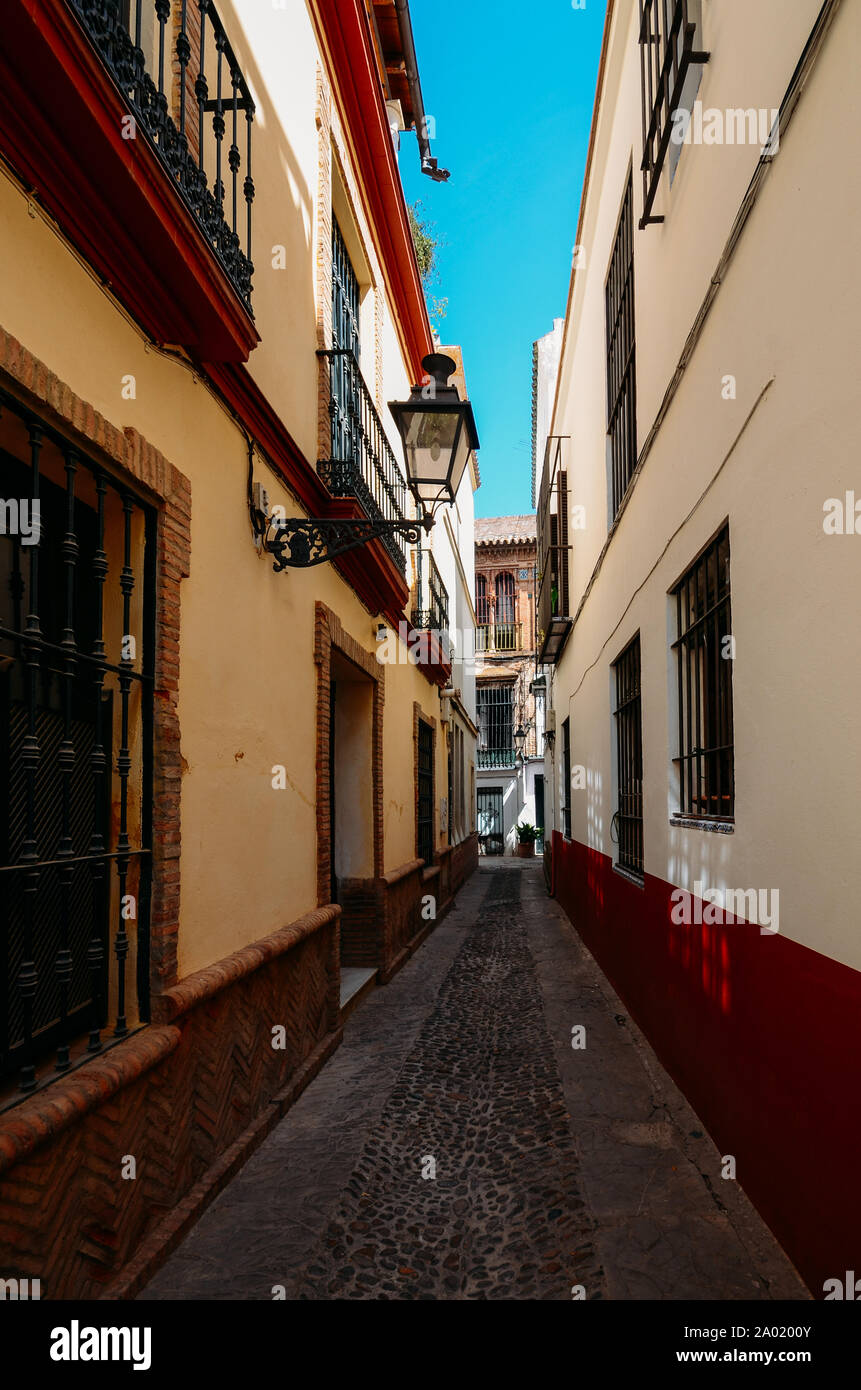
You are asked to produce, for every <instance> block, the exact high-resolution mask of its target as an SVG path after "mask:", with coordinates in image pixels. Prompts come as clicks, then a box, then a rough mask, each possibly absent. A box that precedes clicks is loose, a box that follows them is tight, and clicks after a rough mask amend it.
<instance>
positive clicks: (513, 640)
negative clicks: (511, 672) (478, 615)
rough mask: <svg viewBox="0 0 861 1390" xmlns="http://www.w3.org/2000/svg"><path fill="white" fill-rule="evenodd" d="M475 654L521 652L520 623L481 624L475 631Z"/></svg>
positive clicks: (521, 627)
mask: <svg viewBox="0 0 861 1390" xmlns="http://www.w3.org/2000/svg"><path fill="white" fill-rule="evenodd" d="M475 650H476V651H477V652H519V651H522V650H523V624H522V623H481V624H480V625H479V626H478V627H477V628H476V629H475Z"/></svg>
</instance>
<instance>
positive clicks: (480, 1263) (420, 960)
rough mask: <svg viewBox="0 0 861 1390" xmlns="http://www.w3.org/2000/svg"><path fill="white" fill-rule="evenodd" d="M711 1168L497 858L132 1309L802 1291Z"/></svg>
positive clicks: (596, 976) (576, 964)
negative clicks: (574, 1032)
mask: <svg viewBox="0 0 861 1390" xmlns="http://www.w3.org/2000/svg"><path fill="white" fill-rule="evenodd" d="M575 1024H583V1025H585V1027H586V1029H587V1039H588V1045H587V1047H586V1048H585V1049H583V1050H578V1051H575V1050H574V1049H572V1047H571V1029H572V1026H573V1025H575ZM719 1173H720V1161H719V1155H718V1154H717V1150H716V1149H715V1148H714V1145H712V1144H711V1142H710V1141H709V1140H708V1138H707V1137H706V1136H705V1135H704V1134H703V1132H702V1126H701V1125H700V1124H699V1122H698V1121H697V1118H696V1116H695V1115H694V1113H693V1112H692V1111H691V1110H690V1107H689V1106H688V1105H687V1103H686V1102H685V1100H684V1098H683V1097H682V1096H681V1093H680V1092H679V1091H678V1089H677V1088H676V1087H675V1086H674V1085H673V1083H672V1082H671V1080H670V1079H669V1077H668V1076H667V1074H666V1073H665V1072H664V1071H663V1069H662V1068H661V1066H660V1064H659V1063H658V1061H657V1059H656V1058H655V1056H654V1054H653V1053H652V1052H651V1050H650V1049H649V1048H648V1045H647V1044H646V1043H645V1041H644V1040H643V1038H642V1036H641V1035H640V1034H639V1031H638V1030H637V1029H636V1027H635V1026H634V1024H633V1022H632V1021H631V1020H630V1019H629V1018H628V1017H627V1016H626V1015H625V1012H624V1008H623V1006H622V1004H621V1002H620V1001H619V1000H618V998H617V997H616V996H615V995H614V993H613V991H612V990H611V988H610V986H609V984H608V982H607V981H606V979H605V978H604V976H603V975H602V974H601V972H600V971H599V970H598V968H597V966H596V965H595V962H594V961H593V959H592V957H591V956H590V955H589V953H588V952H587V951H586V949H585V947H584V946H583V945H582V943H581V942H580V941H579V938H578V937H577V935H576V933H575V932H574V930H573V928H572V926H571V924H570V922H569V921H568V919H567V918H566V916H565V914H564V913H563V912H562V910H561V909H560V908H559V907H558V905H557V904H556V903H555V902H553V901H551V900H549V899H548V898H547V895H546V892H545V889H544V880H543V874H542V872H541V867H540V862H539V863H534V862H533V863H530V862H529V861H519V860H500V861H491V862H490V863H488V864H487V866H486V867H485V865H484V864H483V865H482V869H481V870H480V872H479V873H478V874H476V875H475V876H474V877H473V879H472V880H471V881H470V883H469V884H467V885H466V886H465V888H464V889H463V890H462V892H461V894H460V895H459V899H458V902H457V904H456V907H455V909H454V910H453V911H452V912H451V913H450V914H449V916H448V917H447V918H446V919H445V921H444V922H443V923H441V924H440V926H439V927H438V928H437V929H436V931H435V932H434V933H433V934H432V936H431V937H430V938H429V939H428V941H427V942H426V944H425V945H424V946H423V947H422V948H421V950H420V951H418V952H417V953H416V955H415V956H414V957H413V958H412V960H411V961H410V962H409V963H408V965H407V966H405V968H404V969H403V970H402V971H401V972H400V974H399V975H398V976H397V977H396V978H395V980H394V981H393V982H392V983H391V984H390V985H388V986H387V987H386V988H385V989H380V990H377V991H375V992H374V993H373V994H372V995H371V996H370V997H369V998H368V999H367V1000H366V1001H364V1002H363V1003H361V1004H360V1005H359V1007H358V1009H357V1010H356V1012H355V1013H354V1014H353V1015H352V1016H351V1017H350V1019H349V1021H348V1023H347V1031H346V1035H345V1040H344V1043H343V1045H342V1046H341V1048H340V1049H339V1051H338V1052H337V1053H336V1054H335V1056H334V1057H333V1058H332V1060H331V1061H330V1062H329V1063H328V1064H327V1066H326V1067H325V1068H324V1070H323V1071H322V1072H321V1073H320V1075H319V1076H318V1077H317V1078H316V1079H315V1080H314V1082H312V1084H311V1085H310V1086H309V1088H308V1089H307V1091H305V1092H304V1094H303V1095H302V1096H301V1097H300V1099H299V1100H298V1101H297V1103H296V1105H295V1106H294V1107H293V1108H292V1110H291V1111H290V1112H289V1114H288V1115H287V1116H286V1117H285V1119H284V1120H283V1121H282V1122H281V1124H280V1125H279V1126H278V1127H277V1128H276V1130H274V1131H273V1133H272V1134H271V1135H270V1136H269V1137H268V1139H267V1140H265V1141H264V1143H263V1144H262V1145H261V1147H260V1148H259V1149H258V1150H257V1152H256V1153H255V1154H254V1155H253V1156H252V1157H251V1159H250V1160H249V1162H248V1163H247V1164H246V1165H245V1167H244V1168H243V1169H242V1171H241V1172H240V1173H239V1174H238V1175H237V1177H236V1178H235V1179H234V1180H233V1182H232V1183H231V1184H230V1185H229V1186H228V1187H227V1188H226V1189H225V1191H224V1192H222V1193H221V1194H220V1196H219V1197H218V1198H217V1199H216V1200H215V1202H214V1203H213V1204H212V1206H211V1207H210V1208H209V1209H208V1211H207V1212H205V1213H204V1215H203V1217H202V1218H201V1220H200V1221H199V1222H198V1224H197V1226H196V1227H195V1228H194V1229H193V1230H192V1231H191V1232H190V1234H189V1235H188V1237H187V1238H186V1240H185V1241H184V1242H183V1244H182V1245H181V1246H180V1248H179V1249H178V1250H177V1251H176V1252H175V1254H174V1255H173V1256H172V1257H171V1258H170V1259H169V1260H168V1261H167V1263H166V1264H165V1265H164V1266H163V1268H162V1269H161V1270H160V1271H159V1272H158V1274H157V1275H156V1276H155V1278H154V1279H153V1280H152V1281H151V1282H150V1283H149V1285H148V1286H147V1287H146V1288H145V1289H144V1290H143V1292H142V1293H141V1295H140V1297H141V1298H142V1299H154V1298H158V1299H222V1300H234V1299H271V1298H273V1296H274V1294H273V1290H276V1289H278V1290H281V1289H283V1291H284V1294H285V1295H286V1298H287V1299H289V1300H296V1299H298V1300H307V1299H338V1298H350V1299H356V1298H358V1299H368V1298H373V1299H426V1300H434V1299H440V1300H447V1299H473V1300H475V1299H478V1300H484V1299H530V1300H531V1299H542V1300H544V1299H551V1300H552V1299H557V1300H558V1299H564V1300H568V1301H570V1300H571V1299H572V1298H573V1297H575V1296H578V1297H580V1296H582V1297H584V1298H586V1299H607V1298H610V1299H686V1298H691V1299H708V1298H716V1299H746V1298H755V1299H769V1298H794V1299H803V1298H806V1297H808V1296H809V1295H808V1294H807V1293H806V1291H805V1289H804V1286H803V1285H802V1284H801V1282H800V1280H799V1279H798V1277H797V1275H796V1274H795V1272H794V1270H793V1269H792V1267H791V1266H790V1265H789V1263H788V1261H787V1260H786V1257H785V1256H784V1255H783V1253H782V1251H781V1250H780V1248H779V1247H778V1246H777V1244H776V1242H775V1241H774V1239H773V1237H772V1236H771V1235H770V1233H769V1232H768V1231H767V1229H766V1228H765V1226H764V1225H763V1224H762V1222H761V1221H760V1219H759V1217H758V1216H757V1215H756V1213H755V1212H754V1210H753V1208H752V1207H751V1206H750V1204H749V1203H748V1202H747V1200H746V1198H745V1197H744V1195H743V1193H742V1192H741V1190H740V1189H739V1187H738V1185H737V1184H736V1183H733V1182H720V1179H719ZM716 1177H717V1182H716V1181H715V1178H716ZM718 1185H719V1186H720V1189H721V1190H720V1191H718V1190H717V1189H718ZM723 1189H731V1191H725V1190H723Z"/></svg>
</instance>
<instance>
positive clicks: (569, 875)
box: [553, 833, 861, 1298]
mask: <svg viewBox="0 0 861 1390" xmlns="http://www.w3.org/2000/svg"><path fill="white" fill-rule="evenodd" d="M553 860H554V864H553V869H554V878H555V895H556V897H557V898H558V900H559V902H560V903H561V904H562V906H563V907H564V908H565V911H566V912H567V913H568V915H569V917H570V918H571V920H572V922H573V923H574V925H575V927H576V928H577V930H578V932H579V933H580V935H581V937H582V938H583V940H584V941H585V943H586V945H587V946H588V947H589V949H590V951H592V953H593V955H594V956H595V958H596V960H597V961H598V963H599V964H600V966H601V968H602V969H603V970H604V971H605V973H606V974H607V976H608V977H609V979H610V981H611V982H612V984H613V986H614V988H615V989H616V990H617V992H618V993H619V994H620V995H621V997H622V999H623V1000H624V1001H625V1004H626V1005H627V1007H628V1009H629V1010H630V1012H631V1015H632V1017H633V1018H634V1019H635V1020H636V1022H637V1024H638V1025H639V1026H640V1028H642V1030H643V1032H644V1033H645V1034H646V1036H647V1037H648V1039H649V1041H650V1042H651V1044H652V1046H653V1047H654V1049H655V1051H656V1052H657V1054H658V1056H659V1057H660V1059H661V1061H662V1063H663V1064H664V1066H665V1067H666V1068H667V1070H668V1071H669V1073H670V1075H671V1076H672V1077H673V1079H674V1080H675V1081H676V1083H677V1084H678V1085H679V1086H680V1087H681V1089H682V1090H683V1091H684V1093H685V1095H686V1096H687V1097H688V1099H689V1101H690V1102H691V1104H692V1105H693V1107H694V1109H695V1110H696V1111H697V1113H698V1114H699V1116H700V1117H701V1119H702V1120H703V1123H704V1124H705V1125H706V1127H707V1129H708V1130H709V1132H710V1134H711V1136H712V1138H713V1139H714V1141H715V1143H716V1144H717V1146H718V1148H719V1150H720V1152H721V1154H734V1155H735V1158H736V1162H737V1172H738V1180H739V1182H740V1183H741V1185H742V1187H743V1188H744V1190H745V1192H746V1193H747V1195H748V1196H749V1197H750V1199H751V1201H752V1202H754V1204H755V1205H756V1207H757V1208H758V1210H759V1212H760V1214H761V1215H762V1216H763V1218H764V1219H765V1220H766V1221H767V1222H768V1224H769V1226H771V1228H772V1230H773V1231H774V1233H775V1235H776V1236H777V1238H778V1240H780V1242H781V1244H782V1245H783V1247H784V1249H785V1250H786V1252H787V1254H788V1255H789V1257H790V1259H792V1261H793V1262H794V1263H795V1265H796V1267H797V1268H798V1270H799V1272H800V1273H801V1274H802V1276H803V1278H804V1279H805V1280H806V1281H807V1284H808V1286H809V1288H810V1290H811V1292H812V1293H813V1295H814V1297H816V1298H822V1297H823V1283H824V1281H825V1280H826V1279H830V1278H838V1279H842V1277H843V1275H844V1272H845V1271H846V1270H847V1269H857V1268H859V1267H861V1198H859V1192H858V1185H859V1182H858V1170H859V1166H861V1102H860V1101H859V1085H858V1068H859V1056H861V972H858V971H856V970H852V969H850V968H849V967H848V966H845V965H841V964H839V963H838V962H837V961H834V960H830V959H829V958H828V957H826V956H822V955H819V953H818V952H816V951H811V950H809V949H808V948H807V947H806V946H801V945H799V944H798V943H797V942H793V941H790V940H789V939H788V938H787V937H786V936H784V935H782V934H776V935H761V934H760V930H759V927H758V926H756V925H752V924H750V923H741V922H740V923H738V924H736V925H725V926H705V925H702V926H679V925H675V924H674V923H673V921H672V919H671V912H672V908H673V903H672V902H671V898H670V895H671V894H672V893H673V891H674V885H673V884H670V883H666V882H664V880H663V879H659V878H654V877H652V876H651V875H650V874H647V875H646V878H645V885H644V887H643V888H639V887H638V886H637V885H635V884H633V883H631V882H629V881H628V880H627V879H625V878H623V877H622V876H621V875H620V874H618V873H616V872H615V871H614V870H613V867H612V862H611V860H610V859H608V858H607V857H606V855H603V854H599V853H598V852H597V851H595V850H591V849H588V848H587V847H586V846H585V845H582V844H580V843H578V842H577V841H566V840H564V839H563V838H562V837H561V836H560V835H559V834H558V833H556V834H554V836H553Z"/></svg>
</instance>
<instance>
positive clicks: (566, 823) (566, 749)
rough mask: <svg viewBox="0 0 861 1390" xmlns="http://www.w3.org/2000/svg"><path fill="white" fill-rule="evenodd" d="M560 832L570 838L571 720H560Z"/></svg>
mask: <svg viewBox="0 0 861 1390" xmlns="http://www.w3.org/2000/svg"><path fill="white" fill-rule="evenodd" d="M560 809H561V811H562V833H563V835H564V836H565V839H566V840H570V839H571V720H570V719H565V720H563V722H562V797H561V801H560Z"/></svg>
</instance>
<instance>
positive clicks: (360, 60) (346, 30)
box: [316, 0, 433, 381]
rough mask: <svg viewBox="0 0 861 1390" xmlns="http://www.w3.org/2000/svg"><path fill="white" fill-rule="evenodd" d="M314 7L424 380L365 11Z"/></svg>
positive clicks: (409, 248) (420, 331) (415, 302)
mask: <svg viewBox="0 0 861 1390" xmlns="http://www.w3.org/2000/svg"><path fill="white" fill-rule="evenodd" d="M316 9H317V14H318V16H319V21H320V27H321V30H322V36H323V40H324V43H325V45H326V48H327V49H328V52H329V57H330V59H331V65H332V75H333V79H334V86H335V90H336V94H337V97H338V100H339V103H340V105H341V107H342V114H343V120H344V126H345V128H346V130H347V131H348V132H349V134H350V138H351V139H352V141H353V144H354V148H355V155H356V159H357V162H358V166H359V170H358V171H359V175H360V182H361V186H362V193H363V196H364V198H365V201H366V204H367V211H368V215H369V217H370V222H371V227H372V228H373V232H374V235H375V237H376V239H377V244H378V248H379V251H380V259H381V261H382V264H383V267H384V270H385V271H386V272H387V274H388V276H389V278H390V286H391V290H392V295H393V298H394V304H395V311H396V314H397V317H398V319H399V322H400V329H401V335H402V338H403V341H404V345H405V348H406V353H407V358H408V366H409V368H410V371H411V372H412V375H413V380H414V381H420V380H421V379H422V376H423V369H422V358H423V357H426V356H427V354H428V353H429V352H433V339H432V336H431V327H430V320H429V319H428V311H427V305H426V303H425V297H424V291H423V289H422V282H421V276H420V275H419V268H418V263H417V261H416V253H415V248H414V246H413V239H412V234H411V232H410V225H409V219H408V217H407V205H406V201H405V199H404V191H403V186H402V184H401V176H400V171H399V169H398V161H397V157H396V155H395V150H394V146H393V144H392V137H391V132H390V130H389V123H388V116H387V113H386V106H385V100H384V96H383V91H382V88H381V86H380V78H379V73H378V70H377V65H376V58H375V55H374V43H373V36H372V34H371V29H370V24H369V22H368V16H367V14H366V13H365V8H364V5H363V4H362V0H316Z"/></svg>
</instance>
